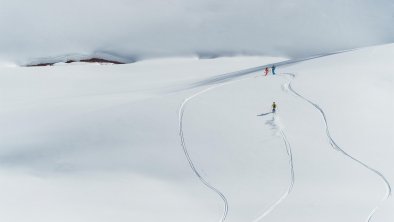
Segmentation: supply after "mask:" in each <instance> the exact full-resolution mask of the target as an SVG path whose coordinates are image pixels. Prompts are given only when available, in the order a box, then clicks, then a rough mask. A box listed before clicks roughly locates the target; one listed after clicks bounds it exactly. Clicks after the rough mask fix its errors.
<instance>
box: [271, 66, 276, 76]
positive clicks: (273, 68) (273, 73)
mask: <svg viewBox="0 0 394 222" xmlns="http://www.w3.org/2000/svg"><path fill="white" fill-rule="evenodd" d="M275 68H276V67H275V65H272V75H275Z"/></svg>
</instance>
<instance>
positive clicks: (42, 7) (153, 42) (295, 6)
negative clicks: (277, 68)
mask: <svg viewBox="0 0 394 222" xmlns="http://www.w3.org/2000/svg"><path fill="white" fill-rule="evenodd" d="M393 12H394V2H393V1H392V0H298V1H294V0H247V1H241V0H226V1H214V0H143V1H141V0H112V1H104V0H95V1H93V0H84V1H80V0H68V1H59V0H30V1H22V0H0V30H1V35H0V60H1V61H10V62H16V63H23V62H26V61H30V60H33V59H37V58H50V57H53V56H62V55H66V54H91V53H95V52H96V53H97V52H98V53H109V54H114V55H118V56H122V57H128V58H136V59H140V58H147V57H148V58H149V57H157V56H190V55H196V54H197V55H200V56H217V55H234V54H253V55H255V54H259V55H274V56H289V57H300V56H306V55H311V54H316V53H321V52H327V51H335V50H342V49H349V48H354V47H362V46H368V45H375V44H382V43H390V42H394V29H393V24H394V13H393Z"/></svg>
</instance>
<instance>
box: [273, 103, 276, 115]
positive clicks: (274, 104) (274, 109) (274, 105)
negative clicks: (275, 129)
mask: <svg viewBox="0 0 394 222" xmlns="http://www.w3.org/2000/svg"><path fill="white" fill-rule="evenodd" d="M275 111H276V103H275V102H273V103H272V113H275Z"/></svg>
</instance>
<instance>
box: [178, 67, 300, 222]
mask: <svg viewBox="0 0 394 222" xmlns="http://www.w3.org/2000/svg"><path fill="white" fill-rule="evenodd" d="M247 74H251V73H250V72H248V73H247ZM256 77H259V75H258V76H255V77H248V78H242V79H235V80H234V79H232V80H230V81H227V82H226V81H225V82H224V83H222V84H219V85H214V86H211V87H209V88H206V89H204V90H202V91H199V92H197V93H195V94H193V95H191V96H189V97H188V98H186V99H185V100H184V101H183V103H182V104H181V106H180V108H179V136H180V138H181V145H182V148H183V152H184V154H185V156H186V158H187V160H188V162H189V165H190V168H191V169H192V170H193V172H194V174H195V175H196V176H197V177H198V179H199V180H200V181H201V182H202V183H203V184H204V185H205V186H206V187H208V188H209V189H211V190H212V191H214V192H215V193H216V194H217V195H218V196H220V198H221V199H222V200H223V203H224V212H223V216H222V218H221V219H220V222H224V221H225V220H226V218H227V215H228V208H229V207H228V200H227V198H226V196H225V195H224V194H223V193H222V192H221V191H220V190H218V189H217V188H215V187H214V186H213V185H211V184H210V183H209V182H208V181H207V180H206V179H205V178H204V177H203V176H202V175H201V174H200V173H199V172H198V170H197V169H196V167H195V165H194V163H193V161H192V159H191V157H190V154H189V152H188V150H187V146H186V142H185V138H184V133H183V115H184V112H185V106H186V104H187V103H188V102H189V101H190V100H192V99H193V98H195V97H197V96H199V95H201V94H204V93H206V92H208V91H210V90H213V89H215V88H219V87H221V86H224V85H227V84H230V83H235V82H238V81H242V80H248V79H252V78H256ZM274 115H275V114H274ZM280 134H281V137H282V140H283V142H284V144H285V147H286V152H287V155H288V156H289V165H290V184H289V186H288V188H287V190H286V192H284V193H283V194H282V195H281V196H280V198H279V199H278V200H276V201H275V202H274V203H273V204H272V205H271V206H269V207H268V209H267V210H265V211H264V212H263V213H262V214H261V215H260V216H259V217H257V218H256V219H254V220H253V222H258V221H260V220H262V219H263V218H264V217H266V216H267V215H268V214H270V213H271V212H272V211H273V210H274V209H275V208H276V207H277V206H278V205H279V204H280V203H281V202H282V201H283V200H284V199H286V198H287V196H288V195H289V194H290V192H291V191H292V189H293V187H294V181H295V176H294V162H293V154H292V149H291V146H290V143H289V141H288V140H287V137H286V135H285V133H284V131H283V130H282V129H280Z"/></svg>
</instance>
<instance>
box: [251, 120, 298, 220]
mask: <svg viewBox="0 0 394 222" xmlns="http://www.w3.org/2000/svg"><path fill="white" fill-rule="evenodd" d="M273 115H274V118H275V115H276V114H274V113H273ZM279 132H280V135H281V137H282V140H283V142H284V144H285V147H286V152H287V155H288V157H289V165H290V184H289V186H288V188H287V190H286V192H284V193H283V194H282V195H281V196H280V198H279V199H278V200H277V201H275V202H274V203H273V204H272V205H271V206H269V207H268V208H267V210H265V211H264V212H263V213H262V214H261V215H260V216H259V217H257V218H256V219H254V220H253V222H258V221H261V220H262V219H263V218H265V217H266V216H267V215H268V214H270V213H271V212H272V211H273V210H274V209H275V208H276V207H277V206H278V205H279V204H281V203H282V202H283V201H284V200H285V199H286V198H287V196H288V195H289V194H290V193H291V191H292V190H293V187H294V183H295V174H294V162H293V153H292V149H291V145H290V143H289V141H288V140H287V137H286V134H285V133H284V131H283V129H282V128H279Z"/></svg>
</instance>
